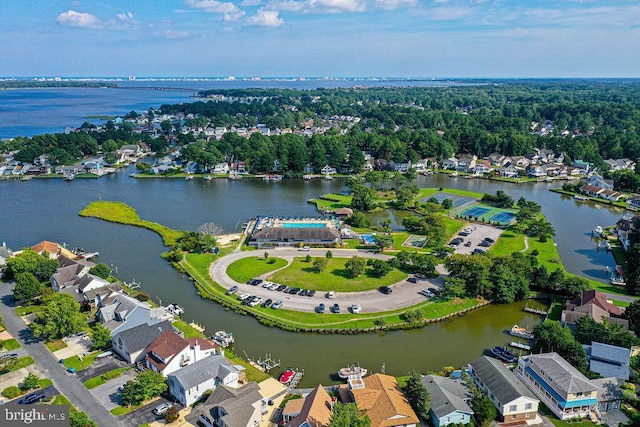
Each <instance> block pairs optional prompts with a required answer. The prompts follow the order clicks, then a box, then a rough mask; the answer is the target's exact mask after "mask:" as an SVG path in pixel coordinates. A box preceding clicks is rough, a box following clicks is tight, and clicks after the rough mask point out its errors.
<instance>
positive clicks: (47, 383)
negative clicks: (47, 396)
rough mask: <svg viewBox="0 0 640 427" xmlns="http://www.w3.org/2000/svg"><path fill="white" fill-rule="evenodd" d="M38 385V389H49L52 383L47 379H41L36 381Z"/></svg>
mask: <svg viewBox="0 0 640 427" xmlns="http://www.w3.org/2000/svg"><path fill="white" fill-rule="evenodd" d="M38 385H39V386H40V388H47V387H51V386H52V385H53V381H51V380H50V379H48V378H42V379H39V380H38Z"/></svg>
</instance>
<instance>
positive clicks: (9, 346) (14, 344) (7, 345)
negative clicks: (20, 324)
mask: <svg viewBox="0 0 640 427" xmlns="http://www.w3.org/2000/svg"><path fill="white" fill-rule="evenodd" d="M0 347H3V348H4V349H6V350H8V351H11V350H15V349H16V348H20V343H19V342H18V341H16V340H15V339H13V338H10V339H8V340H4V341H2V342H0Z"/></svg>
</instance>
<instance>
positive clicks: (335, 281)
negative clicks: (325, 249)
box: [271, 258, 407, 292]
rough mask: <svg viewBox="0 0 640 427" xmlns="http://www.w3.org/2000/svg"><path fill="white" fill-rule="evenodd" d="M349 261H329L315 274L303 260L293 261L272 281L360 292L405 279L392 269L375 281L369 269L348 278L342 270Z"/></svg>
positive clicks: (337, 259) (318, 289)
mask: <svg viewBox="0 0 640 427" xmlns="http://www.w3.org/2000/svg"><path fill="white" fill-rule="evenodd" d="M348 259H349V258H332V259H330V260H329V262H328V264H327V268H326V269H325V270H324V271H322V272H321V273H317V272H316V271H315V270H314V269H313V265H312V262H306V261H305V259H304V258H295V259H294V260H293V263H292V264H291V265H290V266H289V267H287V268H285V269H284V270H281V271H278V272H277V273H275V274H274V275H273V276H272V279H271V280H273V281H274V282H277V283H282V284H284V285H289V286H298V287H301V288H305V289H315V290H317V291H336V292H360V291H365V290H369V289H376V288H378V287H380V286H383V285H390V284H393V283H396V282H399V281H401V280H403V279H405V278H406V277H407V275H406V274H405V273H403V272H401V271H399V270H395V269H393V270H391V272H389V274H387V275H386V276H384V277H382V278H378V277H375V276H374V275H373V274H372V273H371V269H370V268H367V270H366V271H365V273H363V274H362V275H361V276H360V277H357V278H355V279H351V278H349V277H347V274H346V270H345V264H346V262H347V261H348Z"/></svg>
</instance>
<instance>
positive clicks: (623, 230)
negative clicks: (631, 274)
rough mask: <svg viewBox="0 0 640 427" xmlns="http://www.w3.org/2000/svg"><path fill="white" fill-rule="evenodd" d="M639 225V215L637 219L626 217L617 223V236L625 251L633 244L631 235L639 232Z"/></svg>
mask: <svg viewBox="0 0 640 427" xmlns="http://www.w3.org/2000/svg"><path fill="white" fill-rule="evenodd" d="M627 200H628V199H627ZM639 200H640V197H639ZM639 224H640V216H638V215H636V216H635V217H632V216H630V215H625V216H623V217H622V218H620V219H619V220H618V221H617V222H616V235H617V236H618V241H619V242H620V243H622V247H623V248H624V250H625V251H626V250H627V249H629V245H630V244H631V237H632V236H631V235H632V234H634V233H637V232H638V225H639Z"/></svg>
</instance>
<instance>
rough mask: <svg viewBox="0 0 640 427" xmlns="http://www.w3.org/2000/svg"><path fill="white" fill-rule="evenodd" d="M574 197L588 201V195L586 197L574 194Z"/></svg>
mask: <svg viewBox="0 0 640 427" xmlns="http://www.w3.org/2000/svg"><path fill="white" fill-rule="evenodd" d="M573 198H574V199H576V200H580V201H581V202H585V201H587V200H588V199H587V198H586V197H584V196H580V195H578V194H576V195H575V196H573Z"/></svg>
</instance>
